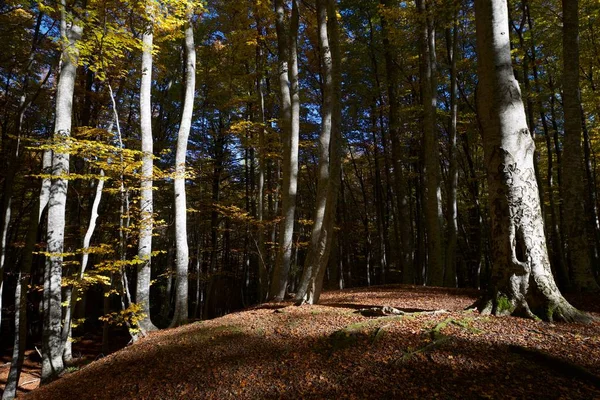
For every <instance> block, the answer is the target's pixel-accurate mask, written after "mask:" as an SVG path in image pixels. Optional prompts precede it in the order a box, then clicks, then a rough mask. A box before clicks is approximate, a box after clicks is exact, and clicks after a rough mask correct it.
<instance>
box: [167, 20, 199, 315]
mask: <svg viewBox="0 0 600 400" xmlns="http://www.w3.org/2000/svg"><path fill="white" fill-rule="evenodd" d="M185 54H186V61H185V62H186V65H185V96H184V100H183V113H182V116H181V123H180V125H179V133H178V135H177V151H176V153H175V180H174V181H175V182H174V183H175V313H174V315H173V320H172V321H171V326H172V327H174V326H178V325H182V324H184V323H185V322H186V321H187V319H188V266H189V249H188V239H187V211H186V208H187V201H186V192H185V159H186V153H187V143H188V138H189V135H190V129H191V126H192V114H193V111H194V93H195V90H196V49H195V46H194V27H193V25H192V18H191V16H189V17H188V22H187V24H186V27H185Z"/></svg>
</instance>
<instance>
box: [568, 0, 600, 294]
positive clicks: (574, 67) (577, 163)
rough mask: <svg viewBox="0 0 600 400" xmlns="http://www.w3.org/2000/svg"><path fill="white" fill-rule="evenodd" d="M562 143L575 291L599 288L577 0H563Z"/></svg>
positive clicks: (572, 276)
mask: <svg viewBox="0 0 600 400" xmlns="http://www.w3.org/2000/svg"><path fill="white" fill-rule="evenodd" d="M562 5H563V96H562V97H563V109H564V115H565V122H564V129H565V139H564V143H563V147H564V151H563V159H562V183H563V190H562V195H563V210H564V223H565V232H564V233H565V235H564V236H565V241H566V243H567V251H566V253H567V254H566V256H567V260H568V264H569V266H570V268H571V284H572V286H573V289H575V290H577V291H582V290H583V291H596V290H598V289H600V287H598V284H597V283H596V281H595V279H594V275H593V274H592V266H591V260H590V255H591V254H590V243H589V240H588V236H587V229H586V227H587V222H586V213H585V211H586V204H585V203H586V193H585V173H584V169H583V150H582V147H581V124H582V120H581V112H580V109H579V106H580V93H579V15H578V13H579V0H563V2H562Z"/></svg>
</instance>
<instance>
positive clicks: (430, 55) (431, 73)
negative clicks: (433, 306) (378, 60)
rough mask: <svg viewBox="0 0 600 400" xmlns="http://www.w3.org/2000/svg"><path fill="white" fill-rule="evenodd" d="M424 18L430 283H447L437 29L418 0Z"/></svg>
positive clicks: (428, 10) (427, 8) (422, 44)
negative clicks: (441, 182)
mask: <svg viewBox="0 0 600 400" xmlns="http://www.w3.org/2000/svg"><path fill="white" fill-rule="evenodd" d="M416 4H417V9H418V11H419V14H420V18H421V20H422V21H421V26H420V27H419V31H420V39H419V43H420V47H421V62H420V76H421V101H422V104H423V120H422V123H423V164H424V171H423V176H424V178H425V199H424V200H425V224H426V227H427V283H428V284H430V285H432V286H442V285H443V284H444V243H443V236H442V226H443V218H444V217H443V212H442V195H441V186H440V159H439V146H438V135H437V130H436V122H435V121H436V118H435V116H436V115H435V114H436V103H437V95H436V79H435V70H436V61H435V30H434V28H433V19H432V18H433V17H432V16H431V15H429V13H431V7H430V6H429V3H428V1H427V0H416Z"/></svg>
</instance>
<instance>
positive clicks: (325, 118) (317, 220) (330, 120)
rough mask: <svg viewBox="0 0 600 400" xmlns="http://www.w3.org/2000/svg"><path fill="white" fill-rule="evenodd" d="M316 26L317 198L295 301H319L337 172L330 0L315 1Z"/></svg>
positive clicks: (336, 71) (336, 81)
mask: <svg viewBox="0 0 600 400" xmlns="http://www.w3.org/2000/svg"><path fill="white" fill-rule="evenodd" d="M317 26H318V28H317V29H318V34H319V47H320V51H321V62H322V66H321V73H322V76H323V104H322V106H321V134H320V136H319V172H318V181H317V196H316V200H317V201H316V208H315V214H314V217H313V227H312V231H311V239H310V245H309V246H310V247H309V249H308V254H307V256H306V260H305V263H304V270H303V273H302V279H301V281H300V287H299V288H298V292H297V293H296V298H295V300H296V303H297V304H302V303H308V304H315V303H317V302H318V301H319V296H320V294H321V289H322V285H323V278H324V276H325V271H326V269H327V263H328V261H329V254H330V252H331V244H332V242H333V228H334V223H335V215H336V207H337V197H338V191H339V182H340V171H341V157H340V153H341V151H340V141H341V132H340V123H341V108H340V97H341V83H340V65H339V63H340V59H339V58H340V57H339V38H338V27H337V13H336V11H335V3H334V1H333V0H317Z"/></svg>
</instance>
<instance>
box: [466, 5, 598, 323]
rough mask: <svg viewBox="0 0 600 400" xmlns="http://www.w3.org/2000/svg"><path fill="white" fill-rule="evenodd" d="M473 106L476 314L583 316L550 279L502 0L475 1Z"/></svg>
mask: <svg viewBox="0 0 600 400" xmlns="http://www.w3.org/2000/svg"><path fill="white" fill-rule="evenodd" d="M475 20H476V28H477V66H478V68H477V70H478V75H479V91H478V106H479V117H480V123H481V126H482V128H483V144H484V154H485V162H486V165H487V173H488V184H489V191H488V193H489V204H490V213H491V238H492V249H491V251H492V253H491V255H492V260H493V267H492V282H491V284H490V286H489V288H490V290H489V293H488V296H487V297H484V298H483V300H482V301H481V303H480V309H481V310H482V312H483V313H493V314H496V315H507V314H514V315H523V316H526V317H531V318H535V317H536V316H537V317H540V318H543V319H545V320H550V321H552V320H554V319H558V320H565V321H575V320H585V319H586V316H585V315H584V314H582V313H580V312H579V311H577V310H576V309H575V308H574V307H573V306H571V305H570V304H569V303H568V302H567V301H566V300H565V299H564V298H563V296H562V295H561V293H560V291H559V290H558V288H557V287H556V284H555V283H554V278H553V276H552V272H551V270H550V261H549V258H548V251H547V249H546V236H545V233H544V221H543V218H542V212H541V207H540V199H539V192H538V185H537V181H536V179H535V171H534V165H533V155H534V150H535V144H534V141H533V139H532V137H531V135H530V134H529V130H528V129H527V121H526V116H525V109H524V107H523V102H522V101H521V92H520V89H519V84H518V83H517V81H516V79H515V77H514V74H513V69H512V62H511V54H510V37H509V28H508V7H507V4H506V0H476V1H475Z"/></svg>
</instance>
